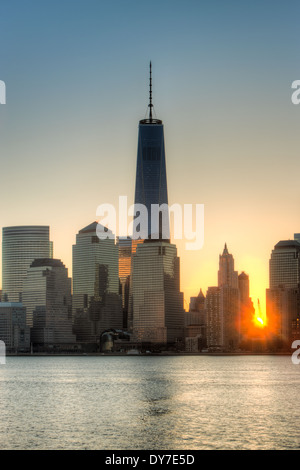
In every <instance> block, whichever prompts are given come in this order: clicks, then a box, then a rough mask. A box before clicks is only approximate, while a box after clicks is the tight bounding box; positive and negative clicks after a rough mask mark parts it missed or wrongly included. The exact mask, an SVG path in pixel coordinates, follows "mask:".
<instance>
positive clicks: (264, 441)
mask: <svg viewBox="0 0 300 470" xmlns="http://www.w3.org/2000/svg"><path fill="white" fill-rule="evenodd" d="M299 390H300V365H293V364H292V362H291V358H290V357H289V356H280V357H279V356H222V357H220V356H192V357H191V356H174V357H138V356H131V357H125V356H124V357H116V356H115V357H103V356H100V357H8V358H7V363H6V365H2V366H0V393H1V395H0V417H1V418H0V426H1V429H0V448H1V449H104V450H108V449H114V450H126V449H138V450H140V449H147V450H168V449H169V450H177V449H180V450H183V449H187V450H195V449H299V448H300V406H299Z"/></svg>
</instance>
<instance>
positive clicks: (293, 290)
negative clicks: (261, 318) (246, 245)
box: [266, 234, 300, 342]
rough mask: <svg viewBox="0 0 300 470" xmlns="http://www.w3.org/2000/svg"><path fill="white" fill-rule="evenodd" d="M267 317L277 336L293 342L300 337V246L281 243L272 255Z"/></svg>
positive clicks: (290, 242)
mask: <svg viewBox="0 0 300 470" xmlns="http://www.w3.org/2000/svg"><path fill="white" fill-rule="evenodd" d="M269 267H270V271H269V274H270V288H269V289H267V291H266V298H267V317H269V318H270V319H271V321H272V324H273V325H275V328H274V330H275V331H276V334H277V336H278V337H279V338H280V339H282V340H283V341H286V342H290V341H292V340H293V339H296V338H299V335H300V243H298V241H297V234H295V240H281V241H280V242H278V243H277V244H276V245H275V247H274V250H273V251H272V253H271V258H270V265H269Z"/></svg>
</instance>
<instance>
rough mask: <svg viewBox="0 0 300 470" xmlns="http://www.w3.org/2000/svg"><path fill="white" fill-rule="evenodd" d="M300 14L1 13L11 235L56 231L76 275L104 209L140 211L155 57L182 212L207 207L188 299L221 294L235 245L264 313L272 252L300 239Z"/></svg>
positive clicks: (4, 198) (204, 6) (200, 8)
mask: <svg viewBox="0 0 300 470" xmlns="http://www.w3.org/2000/svg"><path fill="white" fill-rule="evenodd" d="M270 11H272V15H271V16H270ZM297 11H298V12H299V3H298V2H296V1H291V2H289V3H288V5H287V4H282V2H279V1H272V2H271V1H265V2H263V4H261V3H260V2H258V1H254V2H251V3H243V4H242V3H241V2H238V1H231V2H222V1H215V0H214V1H212V2H201V3H200V2H196V1H187V2H180V1H174V2H172V4H170V2H169V1H160V2H157V1H152V2H151V3H149V2H137V1H131V2H126V3H124V2H121V1H112V2H109V4H104V3H102V2H98V1H94V0H88V1H87V2H85V3H84V7H83V6H82V2H80V1H75V2H74V1H72V2H71V1H69V0H68V1H65V2H63V4H61V3H60V2H58V1H56V0H54V1H53V2H51V4H50V3H48V4H46V5H41V4H40V2H38V1H28V2H26V5H25V4H23V3H22V2H18V9H16V8H15V4H14V5H12V4H10V3H9V2H3V4H2V7H1V18H0V40H1V43H2V44H5V47H3V48H2V50H1V71H0V72H1V73H0V78H1V80H4V81H5V83H6V87H7V103H6V105H5V106H1V107H0V138H1V163H2V172H3V173H2V175H3V177H2V183H1V188H0V191H1V199H0V200H1V215H2V218H1V226H10V225H30V224H41V225H49V226H50V228H51V240H53V242H54V256H55V257H56V258H59V259H62V261H63V262H64V263H65V264H66V266H67V267H68V269H69V274H70V275H72V251H71V250H72V244H74V242H75V235H76V233H77V232H78V230H79V229H80V228H82V227H84V226H86V225H88V224H89V223H90V222H92V221H93V220H95V219H96V209H97V206H98V205H99V204H102V203H111V204H114V205H115V206H116V207H117V205H118V198H119V196H120V195H127V196H128V200H129V203H130V204H132V203H133V198H134V184H135V171H136V153H137V132H138V129H137V127H138V121H139V119H142V118H143V117H144V116H145V113H146V109H147V104H148V63H149V60H150V59H151V60H152V63H153V102H154V110H155V113H156V115H157V117H159V118H160V119H162V120H163V122H164V130H165V142H166V164H167V169H168V192H169V203H170V204H173V203H179V204H185V203H193V204H196V203H198V204H204V206H205V239H204V247H203V249H202V250H199V251H197V252H193V251H190V252H189V251H186V250H185V249H184V243H185V242H184V241H183V242H177V241H176V245H177V247H178V254H179V256H180V259H181V264H180V266H181V268H180V269H181V290H182V291H183V292H184V298H185V301H186V303H188V301H189V297H190V296H192V295H197V294H198V292H199V289H200V287H201V288H202V289H203V291H205V290H206V289H207V287H208V286H211V285H216V279H217V271H218V256H219V254H220V253H222V250H223V247H224V243H225V242H226V243H227V245H228V249H229V251H230V253H232V254H233V256H234V259H235V269H236V270H238V271H239V272H241V271H245V272H246V273H247V274H249V276H250V295H251V297H252V298H253V301H254V303H255V304H256V301H257V298H259V299H260V301H261V303H262V306H263V308H264V305H265V289H266V287H268V267H269V266H268V262H269V257H270V253H271V250H272V249H273V247H274V245H275V244H276V243H277V242H278V241H279V240H286V239H289V238H293V234H294V233H295V232H299V231H300V230H299V225H300V218H299V209H298V205H299V187H298V176H297V175H298V172H297V171H296V168H297V163H298V154H299V145H298V123H299V109H300V108H299V107H297V106H294V105H293V104H292V103H291V83H292V82H293V80H295V79H297V78H299V77H300V67H299V61H297V60H296V58H297V56H298V55H297V54H298V50H297V44H298V42H297V39H298V34H299V33H298V29H299V26H298V15H297ZM0 241H1V240H0ZM186 303H185V307H186V306H187V305H186Z"/></svg>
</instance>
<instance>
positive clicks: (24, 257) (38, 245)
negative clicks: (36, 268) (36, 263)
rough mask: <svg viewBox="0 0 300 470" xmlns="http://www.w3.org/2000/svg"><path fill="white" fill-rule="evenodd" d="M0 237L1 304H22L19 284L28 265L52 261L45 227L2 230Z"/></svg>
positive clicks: (24, 275) (51, 248)
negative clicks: (0, 238)
mask: <svg viewBox="0 0 300 470" xmlns="http://www.w3.org/2000/svg"><path fill="white" fill-rule="evenodd" d="M2 234H3V238H2V291H3V293H2V301H4V302H6V301H9V302H22V292H23V281H24V278H25V277H26V274H27V269H28V268H29V266H30V264H31V263H32V261H33V260H34V259H36V258H52V257H53V244H52V242H51V241H50V240H49V227H48V226H40V225H32V226H18V227H4V228H3V231H2Z"/></svg>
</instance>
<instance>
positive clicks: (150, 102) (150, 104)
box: [148, 60, 153, 122]
mask: <svg viewBox="0 0 300 470" xmlns="http://www.w3.org/2000/svg"><path fill="white" fill-rule="evenodd" d="M149 85H150V86H149V105H148V107H149V108H150V111H149V119H150V121H151V122H152V108H153V104H152V64H151V60H150V83H149Z"/></svg>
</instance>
